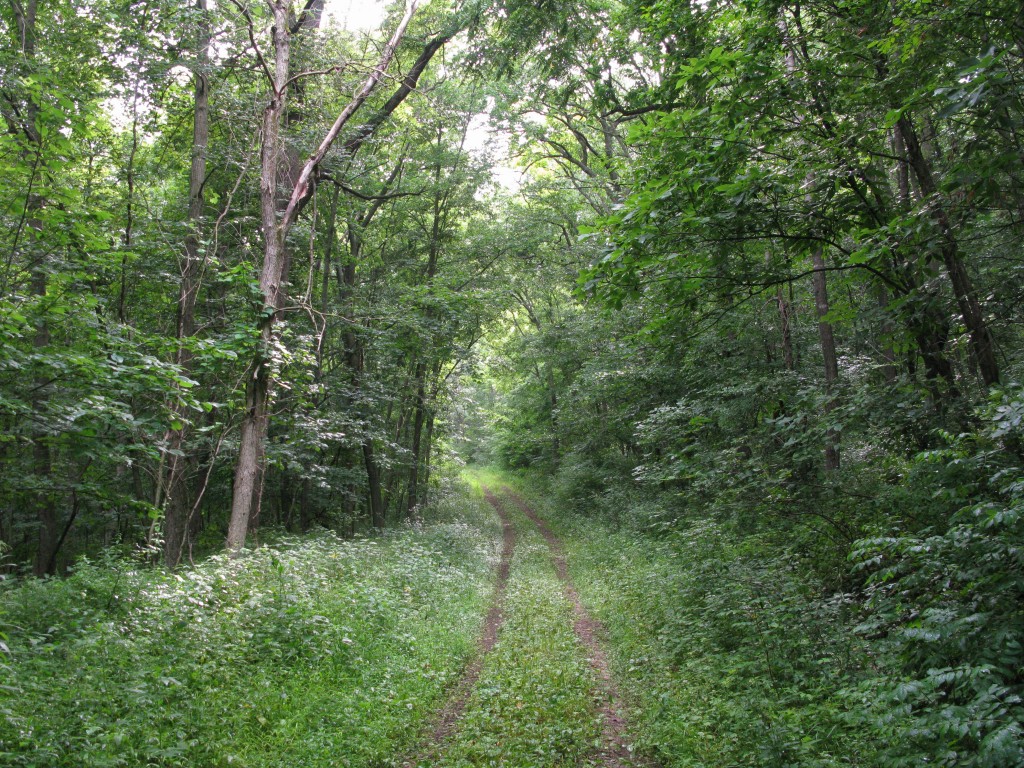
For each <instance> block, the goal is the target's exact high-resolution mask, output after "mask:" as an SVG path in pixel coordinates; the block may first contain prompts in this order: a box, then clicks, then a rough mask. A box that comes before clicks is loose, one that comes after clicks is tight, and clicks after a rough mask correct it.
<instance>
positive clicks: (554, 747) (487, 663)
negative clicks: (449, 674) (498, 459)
mask: <svg viewBox="0 0 1024 768" xmlns="http://www.w3.org/2000/svg"><path fill="white" fill-rule="evenodd" d="M494 503H496V504H497V506H498V507H499V508H501V509H504V512H505V514H506V515H507V516H508V518H509V519H510V521H511V522H512V524H513V526H515V529H516V532H517V538H516V547H515V552H514V555H513V558H512V566H511V570H510V573H509V578H508V586H507V591H506V595H505V605H504V624H503V625H502V629H501V633H500V635H499V636H498V639H497V642H496V643H495V644H494V646H493V648H492V650H491V652H490V653H489V654H487V656H486V657H485V658H484V663H483V668H482V670H481V672H480V675H479V678H478V680H477V681H476V686H475V688H474V690H473V691H472V694H471V695H470V697H469V699H468V701H467V702H466V705H465V709H464V711H463V713H462V716H461V718H460V719H459V721H458V723H456V724H455V727H454V728H453V729H452V731H451V732H450V735H449V737H448V739H447V740H446V742H445V745H444V750H443V753H442V754H440V755H438V756H436V757H435V758H434V759H433V760H431V761H430V762H421V763H419V765H421V766H428V765H429V766H431V768H442V767H443V768H470V767H471V766H472V767H475V766H510V767H511V766H520V767H521V768H527V767H529V768H569V766H579V765H581V764H588V763H586V760H587V757H588V755H589V754H590V753H591V752H592V749H593V745H594V744H595V743H596V742H598V741H599V740H600V722H599V720H598V718H597V717H596V715H595V712H594V708H593V705H592V700H591V692H592V691H593V689H594V677H593V673H592V671H591V669H590V666H589V665H588V663H587V660H586V658H585V654H584V652H583V648H582V647H581V645H580V644H579V643H578V642H577V640H576V637H575V635H574V634H573V631H572V624H573V618H574V611H573V606H572V603H571V602H570V601H569V600H568V599H567V598H566V595H565V592H564V590H563V589H562V583H561V581H560V580H559V578H558V574H557V573H556V572H555V569H554V566H553V563H552V561H551V558H550V556H549V552H548V548H547V545H546V543H545V542H544V540H543V538H542V537H541V535H540V532H539V531H538V530H537V528H536V527H535V526H534V525H533V524H532V523H530V521H529V520H528V519H527V518H526V517H525V515H523V514H522V512H520V511H519V510H518V508H515V507H513V506H512V505H506V504H504V503H503V502H502V500H500V499H496V500H495V502H494Z"/></svg>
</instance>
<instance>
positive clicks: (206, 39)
mask: <svg viewBox="0 0 1024 768" xmlns="http://www.w3.org/2000/svg"><path fill="white" fill-rule="evenodd" d="M196 10H197V12H198V32H199V40H198V43H197V46H196V66H195V73H194V77H195V101H194V104H195V111H194V113H193V117H192V167H191V171H190V173H189V180H188V225H189V229H188V233H187V234H186V235H185V261H184V264H182V269H181V284H180V287H179V292H178V318H177V325H176V334H175V335H176V338H177V342H178V351H177V355H176V360H175V362H176V363H177V365H178V367H179V368H181V370H182V372H183V373H185V374H186V375H187V373H188V372H189V369H190V368H191V364H192V351H191V350H190V349H189V348H188V340H189V339H191V337H192V336H193V335H194V334H195V332H196V320H195V310H196V298H197V295H198V293H199V275H200V272H201V265H202V261H203V256H202V253H201V251H202V246H201V244H200V237H199V236H200V230H201V226H202V224H201V222H202V217H203V202H204V200H203V184H204V182H205V181H206V151H207V143H208V142H209V137H210V117H209V114H210V113H209V105H210V81H209V76H208V71H207V70H208V68H209V65H210V22H209V19H208V17H207V0H196ZM174 410H175V412H176V414H177V416H178V418H179V420H180V421H181V428H180V429H171V430H170V431H169V432H168V435H167V447H168V452H167V454H168V456H169V460H168V467H167V479H166V484H165V488H166V493H165V500H164V563H165V565H166V566H167V567H168V568H176V567H177V566H178V563H180V562H181V554H182V552H183V551H184V550H185V548H186V545H187V540H188V536H189V529H190V526H189V515H190V513H191V499H190V497H189V496H190V495H189V493H188V483H187V478H188V474H189V471H190V469H191V468H192V465H193V462H192V461H191V460H190V458H189V457H187V456H185V455H183V452H182V448H183V446H184V444H185V438H186V434H185V433H186V429H185V424H186V422H185V419H184V415H185V414H184V413H182V411H181V408H180V407H178V406H176V407H175V409H174Z"/></svg>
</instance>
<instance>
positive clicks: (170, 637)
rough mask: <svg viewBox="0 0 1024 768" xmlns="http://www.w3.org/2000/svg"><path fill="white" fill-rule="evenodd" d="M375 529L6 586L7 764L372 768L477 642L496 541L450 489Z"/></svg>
mask: <svg viewBox="0 0 1024 768" xmlns="http://www.w3.org/2000/svg"><path fill="white" fill-rule="evenodd" d="M425 518H426V519H424V520H421V521H418V522H417V523H416V524H415V525H410V526H405V527H402V528H399V529H396V530H394V531H391V532H389V533H388V534H386V535H384V536H380V537H376V538H358V539H354V540H343V539H339V538H338V537H337V536H335V535H334V534H331V533H329V532H326V531H324V532H321V533H318V534H314V535H311V536H307V537H302V538H285V539H283V540H281V541H280V542H278V543H276V544H274V545H273V546H264V547H260V548H258V549H256V550H253V551H251V552H247V553H245V555H244V556H242V557H240V558H238V559H228V558H222V557H215V558H212V559H210V560H208V561H206V562H204V563H202V564H200V565H199V566H197V567H195V568H189V569H184V570H181V571H179V572H177V573H167V572H165V571H162V570H155V569H153V568H150V567H140V566H139V565H138V564H136V563H132V562H131V561H127V560H117V559H108V560H103V561H97V562H93V561H89V560H83V561H81V562H80V563H79V564H78V565H77V566H76V567H75V569H74V571H73V572H72V574H71V575H70V576H69V577H68V578H67V579H65V580H60V581H55V580H49V581H34V580H29V581H26V582H24V583H16V584H13V585H5V588H4V589H3V591H2V593H0V626H2V627H3V633H4V636H3V642H4V646H3V649H2V651H3V657H2V659H0V662H2V665H3V666H2V668H0V670H2V686H0V763H3V764H4V765H10V766H39V767H42V766H47V767H48V768H50V767H53V768H56V766H76V768H77V767H79V766H141V765H160V766H198V765H208V766H214V765H245V766H295V765H302V766H307V767H310V768H313V767H315V766H319V765H323V766H328V765H330V766H369V765H380V764H382V761H388V760H391V759H392V758H393V756H394V755H395V754H397V753H399V752H400V751H401V750H402V748H403V746H405V747H409V746H410V745H412V744H414V743H415V741H416V740H417V739H418V737H419V733H420V730H421V728H422V727H423V725H424V723H425V722H426V720H427V719H428V718H429V716H430V715H431V713H432V712H433V710H434V709H435V708H436V706H437V704H438V702H439V701H440V699H441V697H443V695H444V693H445V691H446V689H447V688H449V687H450V686H451V684H452V683H453V682H454V681H455V680H456V679H457V678H458V676H459V675H460V673H461V670H462V668H463V666H464V665H465V663H466V661H467V659H468V658H469V657H470V656H471V655H472V654H473V652H474V649H475V642H476V638H477V634H478V631H479V627H480V621H481V618H482V613H483V611H484V610H485V607H486V604H487V600H488V597H489V593H490V590H491V587H492V583H493V573H492V570H493V564H494V558H495V555H496V542H497V540H498V537H499V532H498V528H497V526H496V521H495V519H494V516H493V513H492V512H490V511H489V509H488V508H486V506H482V505H481V502H480V501H479V500H478V499H474V500H469V499H468V498H467V497H463V496H455V495H451V496H448V497H446V498H445V499H443V500H442V501H441V502H439V503H438V504H437V505H435V506H434V507H433V508H432V509H430V510H428V511H427V513H426V515H425Z"/></svg>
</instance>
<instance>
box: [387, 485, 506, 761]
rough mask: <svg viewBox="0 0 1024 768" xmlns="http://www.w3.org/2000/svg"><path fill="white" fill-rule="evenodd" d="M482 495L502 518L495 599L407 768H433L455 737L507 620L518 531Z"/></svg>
mask: <svg viewBox="0 0 1024 768" xmlns="http://www.w3.org/2000/svg"><path fill="white" fill-rule="evenodd" d="M483 491H484V498H485V499H487V501H488V503H490V505H491V506H492V507H494V511H495V512H497V513H498V517H499V518H501V530H502V537H501V560H500V561H499V563H498V581H497V584H496V585H495V587H494V596H493V597H492V598H491V607H490V609H489V610H488V611H487V617H486V618H485V619H484V626H483V631H482V632H481V634H480V640H479V641H478V646H477V647H478V650H477V654H476V657H475V658H474V659H473V661H472V662H470V664H469V666H468V667H467V668H466V671H465V672H464V673H463V675H462V679H461V680H460V681H459V683H458V685H456V686H455V689H454V691H452V694H451V696H450V697H449V698H448V701H447V703H446V704H445V705H444V708H443V709H442V710H441V712H440V714H439V715H438V717H437V721H436V723H435V725H434V728H433V731H432V733H431V736H430V738H429V740H428V741H427V743H426V745H425V746H424V747H423V748H422V750H421V753H420V755H419V756H418V757H417V758H415V759H412V760H407V761H405V763H404V765H405V766H406V768H412V767H413V766H418V765H432V764H433V763H435V762H436V759H437V757H438V751H439V750H440V748H441V746H442V745H443V744H444V742H445V741H446V740H447V739H448V737H449V736H450V735H451V734H452V731H453V730H454V729H455V726H456V724H457V723H458V721H459V718H461V717H462V713H463V712H465V710H466V704H467V703H468V702H469V697H470V696H471V695H472V693H473V689H474V688H475V687H476V683H477V680H479V679H480V671H481V670H482V669H483V666H484V659H485V658H486V656H487V654H488V653H490V652H491V649H492V648H494V644H495V643H496V642H498V633H499V632H500V631H501V625H502V624H503V623H504V620H505V617H504V614H503V608H504V605H505V590H506V587H507V586H508V576H509V572H510V571H511V569H512V553H513V551H514V550H515V545H516V531H515V528H513V527H512V522H511V521H510V520H509V518H508V515H507V514H506V513H505V508H504V506H502V503H501V500H500V499H499V498H498V497H497V496H495V495H494V494H492V493H491V492H490V490H488V489H487V488H484V489H483Z"/></svg>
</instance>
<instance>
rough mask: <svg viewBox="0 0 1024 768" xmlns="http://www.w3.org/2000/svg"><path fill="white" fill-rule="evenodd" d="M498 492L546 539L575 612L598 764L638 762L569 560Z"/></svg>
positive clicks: (543, 526) (613, 766) (616, 767)
mask: <svg viewBox="0 0 1024 768" xmlns="http://www.w3.org/2000/svg"><path fill="white" fill-rule="evenodd" d="M502 491H503V492H504V493H505V495H506V496H507V497H508V498H509V499H510V500H511V501H512V503H513V504H515V505H516V506H517V507H519V509H520V510H522V512H523V514H525V515H526V516H527V517H528V518H530V520H532V521H533V523H534V525H536V526H537V528H539V529H540V532H541V535H543V536H544V540H545V541H547V543H548V547H549V548H550V550H551V557H552V559H553V560H554V563H555V570H556V571H557V572H558V578H559V580H560V581H561V582H562V584H563V586H564V588H565V595H566V597H567V598H568V599H569V601H570V602H571V603H572V608H573V613H575V615H576V622H575V624H574V625H573V631H574V632H575V633H576V637H578V638H579V640H580V642H581V643H582V644H583V646H584V647H585V648H586V650H587V661H589V662H590V667H591V669H593V671H594V673H595V675H596V677H597V690H596V691H595V692H594V703H595V706H596V708H597V711H598V713H599V714H600V717H601V721H602V726H603V727H602V730H601V746H600V748H599V750H598V757H599V759H600V763H599V764H600V765H603V766H607V768H625V767H626V766H631V765H636V764H638V761H637V760H636V759H635V758H634V757H633V755H632V754H631V753H630V751H629V749H628V748H627V746H626V740H625V737H626V720H625V716H624V712H625V709H624V707H623V705H622V701H621V699H620V698H619V694H618V691H617V690H616V687H615V682H614V681H613V680H612V677H611V673H610V672H609V670H608V656H607V654H605V652H604V649H603V648H602V647H601V640H600V632H601V624H600V622H598V621H597V620H596V619H594V618H593V617H592V616H590V614H589V613H588V612H587V609H586V608H584V607H583V603H582V602H580V597H579V593H577V592H576V587H575V586H574V585H573V583H572V577H570V576H569V563H568V562H567V561H566V558H565V547H563V546H562V542H561V541H560V540H559V539H558V537H557V536H556V535H555V534H554V532H553V531H552V530H551V529H550V528H549V527H548V525H547V523H545V522H544V521H543V520H542V519H541V518H540V517H538V516H537V514H536V513H535V512H534V511H533V510H532V509H530V507H529V505H528V504H527V503H526V502H525V501H523V500H522V499H521V498H520V497H519V496H517V495H515V494H514V493H513V492H512V490H511V489H510V488H508V487H507V486H506V487H504V488H502Z"/></svg>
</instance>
